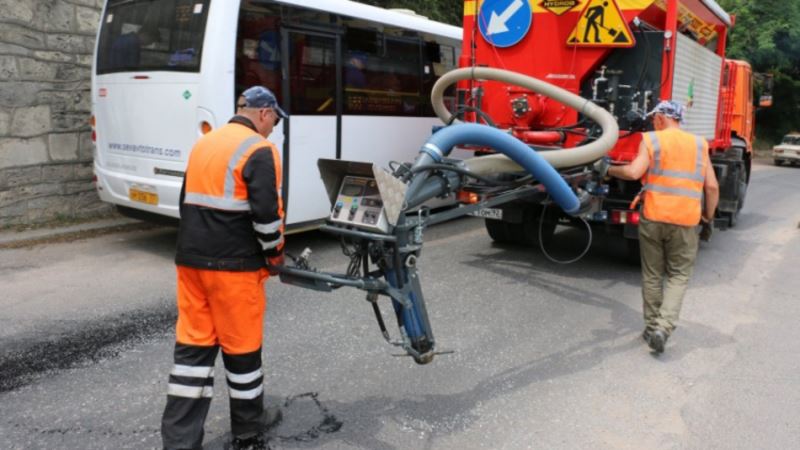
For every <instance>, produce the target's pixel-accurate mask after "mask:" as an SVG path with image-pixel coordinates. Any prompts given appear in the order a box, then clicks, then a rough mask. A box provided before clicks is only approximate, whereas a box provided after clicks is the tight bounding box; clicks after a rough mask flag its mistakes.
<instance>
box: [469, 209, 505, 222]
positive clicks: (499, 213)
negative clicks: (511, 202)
mask: <svg viewBox="0 0 800 450" xmlns="http://www.w3.org/2000/svg"><path fill="white" fill-rule="evenodd" d="M471 215H472V216H475V217H483V218H484V219H493V220H503V210H502V209H500V208H483V209H479V210H477V211H475V212H474V213H472V214H471Z"/></svg>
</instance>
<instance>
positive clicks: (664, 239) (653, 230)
mask: <svg viewBox="0 0 800 450" xmlns="http://www.w3.org/2000/svg"><path fill="white" fill-rule="evenodd" d="M683 114H684V108H683V106H682V105H680V104H679V103H676V102H672V101H662V102H660V103H659V104H658V105H656V107H655V109H653V111H652V112H651V113H650V114H649V116H651V117H653V126H654V128H655V130H656V131H655V132H650V133H645V134H644V135H643V137H642V143H641V144H640V145H639V153H638V154H637V156H636V158H634V160H633V161H631V163H630V164H627V165H620V166H610V167H609V166H608V165H607V162H604V161H600V162H599V163H597V164H596V165H595V169H596V170H597V171H598V172H600V173H603V172H607V173H608V175H611V176H613V177H616V178H620V179H623V180H638V179H640V178H641V180H642V186H643V192H644V193H643V211H642V213H643V216H644V217H643V218H642V220H641V222H640V224H639V243H640V249H641V250H640V251H641V261H642V297H643V300H644V321H645V330H644V333H643V334H642V337H643V338H644V340H645V342H647V344H648V345H649V346H650V348H651V349H652V350H653V351H655V352H656V353H662V352H663V351H664V345H665V344H666V342H667V339H668V338H669V336H670V335H671V334H672V332H673V331H674V330H675V327H676V326H677V322H678V316H679V314H680V311H681V305H682V303H683V296H684V294H685V292H686V287H687V285H688V283H689V278H690V277H691V275H692V270H693V268H694V263H695V258H696V256H697V247H698V244H699V242H698V231H697V228H698V227H697V225H698V224H699V223H700V222H701V221H703V222H704V223H710V222H711V221H712V220H713V219H714V212H715V211H716V209H717V202H718V201H719V184H718V183H717V177H716V175H715V174H714V168H713V167H712V165H711V162H710V160H709V157H708V143H707V142H706V140H705V139H703V138H702V137H700V136H695V135H693V134H691V133H688V132H686V131H683V130H681V129H680V124H681V122H682V121H683Z"/></svg>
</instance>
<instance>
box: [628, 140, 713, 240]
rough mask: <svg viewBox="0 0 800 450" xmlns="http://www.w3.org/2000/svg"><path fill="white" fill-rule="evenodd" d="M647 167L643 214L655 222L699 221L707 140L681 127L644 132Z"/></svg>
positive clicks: (675, 223)
mask: <svg viewBox="0 0 800 450" xmlns="http://www.w3.org/2000/svg"><path fill="white" fill-rule="evenodd" d="M643 139H644V143H645V145H646V146H647V152H648V154H649V155H650V167H649V169H648V171H647V175H646V176H645V177H644V179H643V180H642V184H643V185H644V217H645V218H647V219H648V220H651V221H654V222H663V223H671V224H674V225H682V226H694V225H697V224H698V223H700V214H701V210H702V201H703V185H704V183H705V173H706V168H707V167H708V164H709V162H708V161H709V160H708V143H707V142H706V140H705V139H703V138H702V137H700V136H695V135H693V134H691V133H687V132H685V131H682V130H680V129H668V130H663V131H656V132H651V133H646V134H645V135H644V136H643Z"/></svg>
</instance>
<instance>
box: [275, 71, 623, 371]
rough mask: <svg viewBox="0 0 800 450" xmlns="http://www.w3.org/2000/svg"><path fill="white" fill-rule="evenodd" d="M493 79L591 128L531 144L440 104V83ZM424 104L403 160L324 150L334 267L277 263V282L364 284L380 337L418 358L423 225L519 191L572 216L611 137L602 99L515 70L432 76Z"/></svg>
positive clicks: (585, 204) (421, 356)
mask: <svg viewBox="0 0 800 450" xmlns="http://www.w3.org/2000/svg"><path fill="white" fill-rule="evenodd" d="M475 79H481V80H496V81H498V82H503V83H507V84H509V85H515V86H521V87H524V88H525V89H529V90H531V91H534V92H537V93H540V94H542V95H546V96H548V97H551V98H553V99H554V100H556V101H558V102H560V103H562V104H564V105H567V106H569V107H571V108H574V109H576V110H577V111H579V112H580V113H581V114H582V115H583V116H585V117H587V118H588V119H590V120H592V121H593V122H594V123H596V124H597V125H598V126H597V130H598V132H597V133H598V134H597V135H596V136H594V137H593V139H591V140H587V141H588V142H587V143H585V144H584V145H581V146H578V147H574V148H570V149H568V150H554V151H547V152H539V151H537V149H536V147H535V146H531V145H529V144H526V143H524V142H522V141H521V140H519V139H517V138H516V137H514V136H512V135H511V134H509V133H507V132H505V131H503V130H500V129H498V128H494V127H491V126H488V125H483V124H476V123H461V122H460V121H459V120H458V119H457V118H456V117H454V116H453V114H451V112H450V111H448V109H447V108H446V106H445V104H444V101H443V93H444V91H445V89H446V88H447V87H448V86H449V85H451V84H453V83H456V82H459V81H463V80H475ZM432 102H433V106H434V109H435V110H436V112H437V115H439V117H440V118H442V119H443V120H444V121H445V123H450V125H449V126H445V127H443V128H441V129H439V130H438V131H436V132H435V133H434V134H433V135H432V136H431V137H430V139H429V140H428V141H427V142H425V143H424V144H423V145H422V146H421V148H420V151H419V154H418V156H417V157H416V159H415V160H414V161H413V162H407V163H402V164H397V165H395V166H393V167H392V168H390V169H385V168H381V167H376V166H374V165H373V164H370V163H363V162H354V161H342V160H324V159H321V160H319V162H318V167H319V171H320V175H321V177H322V180H323V183H324V185H325V188H326V190H327V192H328V195H329V198H330V201H331V213H330V216H329V218H328V220H327V222H326V224H325V225H323V226H322V228H321V230H322V231H324V232H326V233H329V234H331V235H333V236H335V237H337V238H339V239H341V242H342V249H343V252H344V254H345V255H346V257H347V258H348V259H349V261H348V262H347V268H346V270H345V271H344V272H341V273H330V272H324V271H320V270H317V269H315V268H314V267H312V264H311V263H310V261H309V253H310V252H309V251H308V250H306V251H304V252H303V253H302V254H301V255H298V256H296V257H295V256H292V255H290V259H291V261H292V262H291V263H289V264H287V265H286V266H283V267H281V268H280V279H281V281H282V282H284V283H287V284H291V285H295V286H300V287H303V288H308V289H314V290H318V291H325V292H329V291H332V290H334V289H338V288H340V287H351V288H356V289H360V290H362V291H365V292H366V299H367V301H368V302H369V303H370V304H371V305H372V308H373V310H374V312H375V318H376V320H377V322H378V326H379V327H380V330H381V333H382V334H383V337H384V338H385V339H386V341H387V342H389V343H390V344H392V345H396V346H399V347H402V348H403V350H405V352H406V353H407V354H408V355H410V356H411V357H412V358H413V359H414V361H415V362H417V363H419V364H427V363H429V362H431V361H432V360H433V358H434V356H435V355H436V341H435V339H434V335H433V330H432V327H431V323H430V321H429V319H428V313H427V308H426V305H425V298H424V295H423V291H422V280H421V278H422V277H421V274H420V273H419V271H418V270H417V261H418V259H419V257H420V255H421V252H422V248H423V245H424V239H423V235H424V233H423V232H424V230H425V228H427V227H429V226H431V225H433V224H436V223H440V222H443V221H446V220H451V219H453V218H456V217H459V216H464V215H468V214H474V213H476V212H478V211H481V210H485V209H487V208H493V207H497V206H500V205H503V204H506V203H509V202H513V201H519V200H521V199H526V198H533V197H539V198H543V199H544V198H549V199H551V200H550V201H552V202H553V203H554V204H555V205H557V206H558V207H559V208H560V209H561V210H563V211H564V212H566V213H567V214H569V215H571V216H572V217H574V218H577V219H582V218H585V217H589V216H591V215H592V214H595V213H596V212H597V211H598V209H599V207H600V203H599V202H598V197H597V196H596V195H595V192H594V190H595V189H597V188H598V186H600V183H598V181H597V180H595V178H596V177H595V175H594V174H593V172H592V171H591V170H590V168H589V166H588V165H589V164H591V163H592V162H594V161H596V160H597V159H599V158H601V157H603V156H604V155H605V154H606V152H607V151H608V150H609V149H611V148H612V147H613V146H614V144H615V143H616V141H617V138H618V135H619V130H618V127H617V122H616V120H615V119H614V117H613V116H612V115H611V114H609V113H608V111H606V110H605V109H603V108H601V107H599V106H597V105H595V104H594V103H592V102H590V101H588V100H586V99H584V98H582V97H580V96H578V95H575V94H573V93H571V92H569V91H566V90H564V89H561V88H559V87H556V86H554V85H552V84H550V83H546V82H543V81H540V80H538V79H535V78H531V77H527V76H524V75H520V74H517V73H513V72H509V71H505V70H499V69H490V68H465V69H458V70H455V71H452V72H450V73H448V74H446V75H445V76H443V77H442V78H440V79H439V81H438V82H437V84H436V85H435V86H434V88H433V91H432ZM457 146H458V147H460V146H478V147H480V148H491V149H493V150H494V151H495V152H497V153H496V154H494V155H491V156H481V157H475V158H470V159H466V160H456V159H451V158H449V157H448V156H449V155H450V153H451V151H452V149H453V148H454V147H457ZM447 196H457V197H458V198H460V199H462V200H464V201H463V202H462V203H460V204H459V205H458V206H457V207H455V208H451V209H446V210H441V211H437V212H431V210H429V209H427V208H425V207H424V206H423V204H424V203H425V202H427V201H428V200H431V199H434V198H436V197H447ZM381 297H385V298H388V299H390V300H391V304H392V307H393V309H394V313H395V317H396V319H397V324H398V327H399V339H396V340H393V339H392V338H391V336H390V334H389V332H388V330H387V327H386V324H385V323H384V320H383V316H382V314H381V311H380V308H379V306H378V300H379V299H380V298H381Z"/></svg>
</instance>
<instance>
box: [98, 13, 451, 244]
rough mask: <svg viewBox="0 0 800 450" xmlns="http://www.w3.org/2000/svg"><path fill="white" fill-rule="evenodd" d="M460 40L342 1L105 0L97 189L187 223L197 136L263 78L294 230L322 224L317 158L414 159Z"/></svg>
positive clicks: (129, 210)
mask: <svg viewBox="0 0 800 450" xmlns="http://www.w3.org/2000/svg"><path fill="white" fill-rule="evenodd" d="M460 42H461V29H460V28H457V27H453V26H449V25H445V24H441V23H438V22H434V21H431V20H428V19H426V18H424V17H421V16H417V15H413V14H408V13H405V12H399V11H392V10H385V9H381V8H376V7H372V6H368V5H364V4H360V3H356V2H352V1H345V0H275V1H272V0H241V1H240V0H107V2H106V5H105V8H104V11H103V14H102V16H101V24H100V28H99V31H98V38H97V44H96V48H95V56H94V67H93V71H92V110H93V118H92V123H93V126H94V130H93V138H94V140H95V146H96V152H95V164H94V170H95V175H96V177H97V189H98V192H99V195H100V198H101V199H102V200H103V201H106V202H111V203H113V204H116V205H117V206H118V208H119V209H120V211H122V212H123V213H125V214H128V215H134V216H142V214H143V213H144V214H145V215H147V214H151V213H155V214H158V215H162V216H170V217H174V218H178V197H179V193H180V187H181V183H182V179H183V174H184V170H185V167H186V163H187V161H188V157H189V152H190V150H191V148H192V146H193V144H194V142H195V141H196V140H197V138H198V137H199V136H201V135H202V134H203V133H205V132H208V131H209V130H211V129H213V128H215V127H219V126H221V125H223V124H225V123H226V122H227V121H228V119H230V117H231V116H232V115H233V113H234V106H235V101H236V98H237V97H238V94H239V93H241V92H242V91H243V90H244V89H246V88H247V87H249V86H252V85H256V84H260V85H264V86H267V87H268V88H270V89H271V90H272V91H273V92H274V93H275V94H276V95H277V97H278V101H279V102H280V104H281V106H282V107H283V108H284V109H285V110H286V111H287V112H288V113H289V115H290V120H288V121H283V122H282V123H281V125H279V126H278V127H276V130H275V131H274V132H273V134H272V135H271V136H270V140H271V141H272V142H274V143H275V144H276V145H277V146H278V148H279V149H282V155H283V171H284V177H283V179H284V181H283V195H284V197H285V205H286V212H287V218H286V221H287V225H289V227H290V229H301V228H304V227H307V226H313V225H314V224H315V223H319V221H320V220H321V219H323V218H325V217H327V216H328V214H329V211H330V204H329V203H328V197H327V195H326V192H325V189H324V187H323V184H322V182H321V180H320V178H319V174H318V171H317V159H319V158H329V159H334V158H338V159H346V160H356V161H369V162H374V163H377V164H379V165H382V166H386V165H387V163H388V162H389V161H391V160H397V161H408V160H410V159H412V158H413V157H414V156H415V155H416V152H417V151H418V149H419V146H420V145H422V144H423V143H424V142H425V140H426V139H427V138H428V136H430V134H431V130H432V126H434V125H437V124H439V122H438V121H437V120H436V119H435V117H434V113H433V111H432V108H431V106H430V100H429V98H430V97H429V96H430V89H431V87H432V86H433V84H434V82H435V81H436V80H437V79H438V77H439V76H440V75H442V74H444V73H445V72H447V71H448V70H451V69H453V68H455V67H456V66H457V64H458V58H459V55H460V47H461V43H460Z"/></svg>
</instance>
